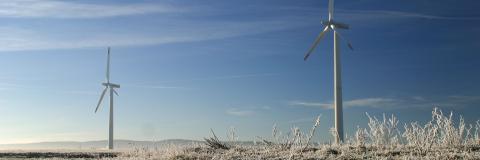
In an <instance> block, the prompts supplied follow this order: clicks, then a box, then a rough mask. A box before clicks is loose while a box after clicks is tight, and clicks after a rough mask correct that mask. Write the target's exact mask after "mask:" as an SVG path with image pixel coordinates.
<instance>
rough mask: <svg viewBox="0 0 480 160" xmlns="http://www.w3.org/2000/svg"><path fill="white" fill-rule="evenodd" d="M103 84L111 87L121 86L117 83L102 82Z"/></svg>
mask: <svg viewBox="0 0 480 160" xmlns="http://www.w3.org/2000/svg"><path fill="white" fill-rule="evenodd" d="M102 85H103V86H105V87H110V88H120V85H119V84H115V83H102Z"/></svg>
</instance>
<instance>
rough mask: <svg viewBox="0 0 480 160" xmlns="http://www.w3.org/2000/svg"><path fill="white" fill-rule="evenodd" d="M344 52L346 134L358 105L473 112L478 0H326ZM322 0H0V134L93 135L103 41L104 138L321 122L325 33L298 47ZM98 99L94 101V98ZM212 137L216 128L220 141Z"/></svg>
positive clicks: (319, 16)
mask: <svg viewBox="0 0 480 160" xmlns="http://www.w3.org/2000/svg"><path fill="white" fill-rule="evenodd" d="M335 5H336V6H335V9H336V10H335V19H336V20H338V21H341V22H344V23H348V24H350V26H351V29H350V30H344V31H342V34H343V35H344V36H345V37H347V38H348V39H349V40H350V41H351V42H352V44H353V46H354V48H355V50H354V51H348V50H347V47H346V45H343V48H342V67H343V68H342V69H343V85H344V86H343V89H344V90H343V93H344V104H345V106H344V107H345V110H344V116H345V127H346V128H345V129H346V131H347V133H348V134H351V132H352V131H353V130H354V129H355V128H356V126H357V125H359V126H360V127H366V126H365V125H366V122H367V118H366V116H365V112H369V113H370V114H371V115H375V116H380V115H381V114H382V113H388V114H392V113H393V114H395V115H397V116H398V117H399V119H400V123H405V122H408V121H425V120H428V119H429V118H430V115H429V114H430V112H431V110H432V108H433V107H434V106H438V107H440V108H441V109H443V110H444V111H454V112H455V113H458V114H462V115H463V116H464V117H465V119H466V121H467V122H473V121H475V120H477V119H478V115H476V114H478V113H479V112H480V110H479V109H478V106H479V104H480V93H479V90H480V86H479V85H478V82H479V81H480V76H479V74H478V69H479V68H478V67H479V66H480V62H479V61H478V59H479V58H480V55H479V54H478V44H479V43H480V39H479V38H478V37H479V36H480V30H479V28H480V12H478V11H477V9H478V8H479V7H480V3H479V2H476V1H475V0H466V1H448V0H440V1H438V0H437V1H433V0H410V1H404V0H402V1H401V0H394V1H389V2H388V3H387V2H384V1H380V0H357V1H354V2H352V1H342V0H337V1H336V3H335ZM326 6H327V0H304V1H287V0H264V1H256V0H246V1H219V0H206V1H194V0H185V1H172V0H164V1H151V0H145V1H126V0H125V1H113V0H112V1H54V0H41V1H40V0H18V1H14V2H11V1H8V2H7V1H0V20H1V21H2V23H1V25H0V114H1V115H0V126H1V129H0V142H1V143H25V142H39V141H87V140H100V139H106V137H107V134H108V133H107V132H108V130H107V129H108V128H107V127H108V121H107V120H108V119H107V118H108V117H107V115H108V111H107V109H106V105H105V106H103V108H101V109H100V111H99V112H98V113H97V114H94V112H93V111H94V109H95V105H96V102H97V101H98V98H99V94H100V92H101V90H102V86H101V83H102V82H103V81H104V79H105V77H104V74H105V63H106V48H107V46H111V47H112V70H111V74H112V75H111V77H112V81H113V82H115V83H119V84H121V85H122V88H120V89H119V90H118V92H119V94H120V96H119V97H115V104H116V105H115V138H120V139H133V140H161V139H170V138H183V139H201V138H203V137H206V136H208V135H209V130H210V128H213V129H214V130H216V131H217V132H218V134H219V135H221V136H222V135H225V133H226V131H227V130H228V129H229V128H230V127H231V126H234V127H235V128H236V130H237V132H238V133H237V134H238V135H239V138H240V139H241V140H252V139H253V138H254V137H255V136H263V137H269V136H270V132H271V128H272V126H273V124H277V125H278V126H279V127H280V129H281V130H283V131H284V132H287V131H288V130H289V128H290V127H292V126H299V127H302V128H305V129H307V128H308V127H310V126H311V125H312V124H313V119H314V118H315V117H316V116H317V115H319V114H321V115H322V118H321V126H320V129H319V132H318V133H319V135H318V137H316V138H317V140H318V141H328V140H329V138H330V137H329V135H328V130H329V128H330V127H332V125H333V123H332V120H333V117H332V113H333V111H332V110H331V109H330V104H331V102H332V99H333V98H332V97H333V87H332V86H333V61H332V60H333V57H332V39H333V36H332V35H331V34H328V35H327V36H326V39H325V41H323V43H321V44H320V45H319V47H318V49H317V50H316V51H315V53H314V55H312V56H311V57H310V59H309V61H307V62H304V61H303V55H304V53H305V52H306V51H307V49H308V48H309V47H310V45H311V44H312V42H313V40H314V38H315V37H316V35H317V34H318V33H319V32H320V31H321V29H322V26H321V23H320V21H321V20H325V19H327V17H328V16H327V10H326ZM104 104H106V103H104ZM223 137H224V136H223Z"/></svg>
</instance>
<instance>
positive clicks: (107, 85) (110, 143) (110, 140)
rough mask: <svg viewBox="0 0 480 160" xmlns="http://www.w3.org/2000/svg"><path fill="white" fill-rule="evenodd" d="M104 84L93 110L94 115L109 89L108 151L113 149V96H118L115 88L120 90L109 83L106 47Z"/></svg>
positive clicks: (117, 86)
mask: <svg viewBox="0 0 480 160" xmlns="http://www.w3.org/2000/svg"><path fill="white" fill-rule="evenodd" d="M106 80H107V82H106V83H102V85H103V86H105V89H103V92H102V95H101V96H100V100H99V101H98V104H97V108H95V113H97V111H98V108H99V107H100V104H102V100H103V97H104V96H105V93H106V92H107V90H109V89H110V119H109V121H108V122H109V123H108V124H109V130H108V131H109V132H108V149H113V94H114V93H115V94H116V95H117V96H118V93H117V91H115V88H120V85H119V84H114V83H110V47H108V57H107V74H106Z"/></svg>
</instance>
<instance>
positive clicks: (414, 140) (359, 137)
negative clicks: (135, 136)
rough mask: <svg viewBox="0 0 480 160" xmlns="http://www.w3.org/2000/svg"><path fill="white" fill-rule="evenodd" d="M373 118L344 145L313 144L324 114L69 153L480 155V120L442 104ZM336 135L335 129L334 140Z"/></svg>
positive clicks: (225, 156) (290, 156) (215, 156)
mask: <svg viewBox="0 0 480 160" xmlns="http://www.w3.org/2000/svg"><path fill="white" fill-rule="evenodd" d="M367 117H368V118H369V122H368V127H367V128H360V127H357V131H356V132H355V134H354V135H353V136H352V137H346V138H345V139H346V140H345V142H344V143H342V144H319V143H314V142H312V137H314V135H315V131H316V129H317V128H318V126H319V125H321V124H320V117H318V118H317V119H316V120H315V121H314V124H313V125H312V128H311V129H310V130H309V131H306V132H302V131H301V130H300V129H299V128H297V127H293V128H291V130H290V131H289V132H288V133H287V134H282V132H280V131H279V130H278V128H277V127H276V126H275V125H274V127H273V129H272V135H271V137H269V138H264V137H255V141H254V142H253V143H242V142H237V139H238V137H237V136H236V134H235V130H234V128H232V129H231V130H230V132H229V134H228V140H227V141H221V140H220V139H219V138H218V137H217V136H216V135H215V133H214V132H213V130H212V137H210V138H205V142H204V143H192V144H185V145H178V144H177V145H175V144H172V145H167V146H163V147H161V148H146V147H144V148H141V147H137V148H134V149H131V150H128V151H122V152H118V153H117V152H112V153H113V154H112V155H114V156H99V155H100V154H99V152H91V153H92V154H93V155H94V156H95V157H93V158H92V157H89V156H88V155H87V156H85V157H83V158H81V157H76V156H79V155H85V154H83V153H81V154H79V153H75V152H70V153H66V154H64V155H70V157H67V158H68V159H70V158H80V159H89V158H92V159H98V158H100V159H205V160H207V159H218V160H220V159H305V160H306V159H309V160H312V159H480V122H479V121H476V122H475V123H474V124H466V123H465V122H464V120H463V118H462V117H461V116H460V118H458V121H456V122H457V123H454V122H455V121H454V118H453V114H452V113H450V114H447V115H445V114H444V113H443V112H442V111H440V110H439V109H437V108H435V109H434V110H433V111H432V118H431V120H430V121H428V122H427V123H425V124H420V123H418V122H412V123H406V124H403V126H401V125H399V121H398V119H397V118H396V117H395V116H393V115H391V116H388V117H387V116H386V115H384V116H383V117H382V118H380V119H379V118H377V117H372V116H370V115H368V114H367ZM336 135H337V134H336V133H335V132H332V136H334V138H336V137H335V136H336ZM60 155H62V154H60ZM105 155H108V154H105ZM40 158H41V157H40ZM43 158H50V159H62V158H65V157H43ZM0 159H1V156H0Z"/></svg>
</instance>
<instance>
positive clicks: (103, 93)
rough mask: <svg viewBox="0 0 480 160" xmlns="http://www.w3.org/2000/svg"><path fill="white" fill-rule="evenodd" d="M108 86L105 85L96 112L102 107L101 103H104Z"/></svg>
mask: <svg viewBox="0 0 480 160" xmlns="http://www.w3.org/2000/svg"><path fill="white" fill-rule="evenodd" d="M107 89H108V87H105V89H104V90H103V92H102V95H101V96H100V100H98V104H97V108H95V113H97V111H98V108H99V107H100V104H102V100H103V97H104V96H105V92H107Z"/></svg>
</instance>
